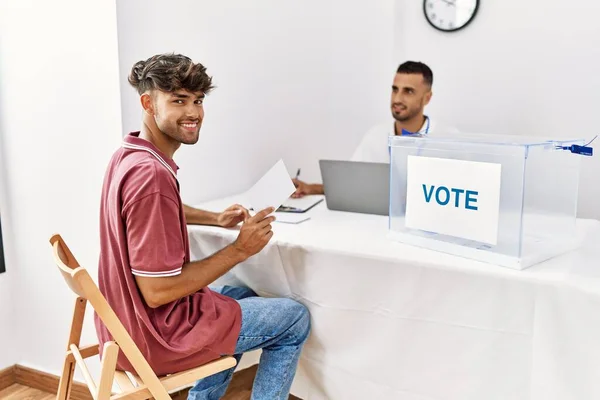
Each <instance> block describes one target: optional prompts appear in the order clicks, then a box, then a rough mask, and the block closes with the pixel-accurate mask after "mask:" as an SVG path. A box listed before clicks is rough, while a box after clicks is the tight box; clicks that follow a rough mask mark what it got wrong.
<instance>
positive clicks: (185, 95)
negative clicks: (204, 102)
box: [173, 93, 205, 99]
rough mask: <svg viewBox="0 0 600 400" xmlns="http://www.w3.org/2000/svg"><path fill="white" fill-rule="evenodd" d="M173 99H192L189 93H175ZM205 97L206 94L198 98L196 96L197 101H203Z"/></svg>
mask: <svg viewBox="0 0 600 400" xmlns="http://www.w3.org/2000/svg"><path fill="white" fill-rule="evenodd" d="M173 97H175V98H178V99H187V98H189V97H190V95H189V94H187V93H173ZM204 97H205V96H204V93H201V94H199V95H198V96H196V98H197V99H203V98H204Z"/></svg>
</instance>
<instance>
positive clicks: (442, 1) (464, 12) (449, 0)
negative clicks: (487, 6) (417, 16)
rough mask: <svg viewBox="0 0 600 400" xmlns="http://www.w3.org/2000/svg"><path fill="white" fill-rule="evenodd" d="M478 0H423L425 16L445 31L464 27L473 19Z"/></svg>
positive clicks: (432, 23)
mask: <svg viewBox="0 0 600 400" xmlns="http://www.w3.org/2000/svg"><path fill="white" fill-rule="evenodd" d="M478 8H479V0H423V11H424V12H425V18H427V21H428V22H429V23H430V24H431V26H433V27H434V28H436V29H439V30H441V31H445V32H452V31H457V30H459V29H461V28H464V27H465V26H467V25H468V24H469V22H471V21H472V20H473V18H474V17H475V14H477V9H478Z"/></svg>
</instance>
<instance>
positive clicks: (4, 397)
mask: <svg viewBox="0 0 600 400" xmlns="http://www.w3.org/2000/svg"><path fill="white" fill-rule="evenodd" d="M255 374H256V366H254V367H251V368H248V369H245V370H243V371H240V372H236V373H235V374H234V375H233V379H232V381H231V384H230V385H229V388H228V389H227V394H226V395H225V397H223V398H222V399H221V400H250V391H251V389H252V382H253V381H254V375H255ZM55 397H56V395H55V394H51V393H47V392H42V391H41V390H37V389H32V388H30V387H27V386H23V385H19V384H17V383H15V384H14V385H12V386H9V387H7V388H6V389H4V390H0V400H54V398H55ZM172 397H173V400H186V399H187V390H184V391H181V392H178V393H173V395H172ZM290 400H300V399H298V397H295V396H290Z"/></svg>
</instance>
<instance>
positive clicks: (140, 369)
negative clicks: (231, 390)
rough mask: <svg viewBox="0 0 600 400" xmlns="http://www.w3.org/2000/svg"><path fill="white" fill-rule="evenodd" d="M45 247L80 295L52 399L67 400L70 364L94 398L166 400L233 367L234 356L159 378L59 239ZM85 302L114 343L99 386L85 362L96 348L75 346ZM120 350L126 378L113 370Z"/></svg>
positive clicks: (107, 348)
mask: <svg viewBox="0 0 600 400" xmlns="http://www.w3.org/2000/svg"><path fill="white" fill-rule="evenodd" d="M50 244H51V245H52V247H53V254H54V260H55V262H56V265H57V266H58V268H59V269H60V272H61V273H62V275H63V278H64V279H65V281H66V282H67V284H68V285H69V287H70V288H71V290H72V291H73V292H75V294H77V296H79V297H77V300H76V301H75V311H74V313H73V322H72V323H71V333H70V335H69V343H68V345H67V354H66V357H65V362H64V366H63V370H62V375H61V378H60V383H59V387H58V393H57V396H56V398H57V400H67V399H68V398H69V395H70V392H71V387H72V383H73V372H74V369H75V364H77V366H78V367H79V368H80V369H81V372H82V373H83V377H84V379H85V381H86V383H87V386H88V387H89V389H90V393H91V394H92V397H93V398H94V400H107V399H111V400H117V399H136V400H144V399H149V398H154V399H157V400H166V399H171V396H170V395H169V391H173V390H175V389H178V388H181V387H184V386H187V385H190V384H192V383H194V382H195V381H196V380H198V379H202V378H205V377H207V376H210V375H214V374H216V373H219V372H221V371H224V370H226V369H229V368H233V367H235V365H236V360H235V358H233V357H222V358H220V359H218V360H215V361H212V362H210V363H208V364H205V365H202V366H200V367H197V368H193V369H190V370H187V371H183V372H178V373H176V374H172V375H167V376H164V377H160V378H159V377H158V376H157V375H156V374H155V373H154V371H153V370H152V368H151V367H150V365H149V364H148V361H146V359H145V358H144V356H143V355H142V353H141V352H140V350H139V348H138V347H137V346H136V344H135V343H134V342H133V340H132V339H131V336H129V334H128V333H127V331H126V330H125V327H124V326H123V324H121V321H119V319H118V317H117V315H116V314H115V312H114V311H113V309H112V308H111V307H110V305H109V304H108V302H107V301H106V299H105V298H104V296H103V295H102V293H101V292H100V289H98V286H96V283H95V282H94V281H93V279H92V278H91V277H90V275H89V274H88V272H87V271H86V269H85V268H84V267H81V266H79V264H78V262H77V260H76V259H75V257H73V254H72V253H71V251H70V250H69V248H68V247H67V245H66V244H65V242H64V241H63V239H62V238H61V237H60V235H54V236H52V238H51V239H50ZM88 301H89V302H90V304H91V305H92V307H93V308H94V310H95V311H96V313H97V314H98V316H99V317H100V318H101V319H102V322H104V324H105V325H106V327H107V328H108V331H109V332H110V333H111V335H112V337H113V338H114V341H111V342H107V343H105V344H104V351H103V354H102V367H101V376H100V382H99V385H98V386H96V383H95V382H94V379H93V378H92V376H91V375H90V372H89V370H88V368H87V366H86V364H85V361H84V360H85V359H86V358H89V357H92V356H96V355H98V353H99V346H98V345H97V344H96V345H93V346H85V347H80V345H79V341H80V338H81V328H82V326H83V318H84V315H85V308H86V305H87V302H88ZM119 350H121V351H123V353H124V354H125V356H126V357H127V359H128V360H129V362H130V363H131V365H132V366H133V367H134V369H135V371H128V372H129V375H128V374H126V373H125V372H124V371H117V370H116V363H117V355H118V353H119ZM130 376H131V379H130ZM113 380H116V382H117V384H118V386H119V387H120V388H121V391H122V392H121V393H117V394H114V393H112V386H113Z"/></svg>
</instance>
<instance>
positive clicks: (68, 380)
mask: <svg viewBox="0 0 600 400" xmlns="http://www.w3.org/2000/svg"><path fill="white" fill-rule="evenodd" d="M86 305H87V301H86V300H85V299H84V298H82V297H78V298H77V299H76V300H75V309H74V310H73V320H72V322H71V331H70V333H69V343H67V351H69V350H70V349H69V346H71V344H74V345H76V346H79V340H80V339H81V329H82V327H83V318H84V316H85V306H86ZM74 372H75V361H74V360H73V358H71V357H69V356H66V357H65V363H64V365H63V370H62V374H61V376H60V382H59V384H58V393H57V394H56V400H68V399H69V396H70V394H71V387H72V386H73V374H74Z"/></svg>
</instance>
